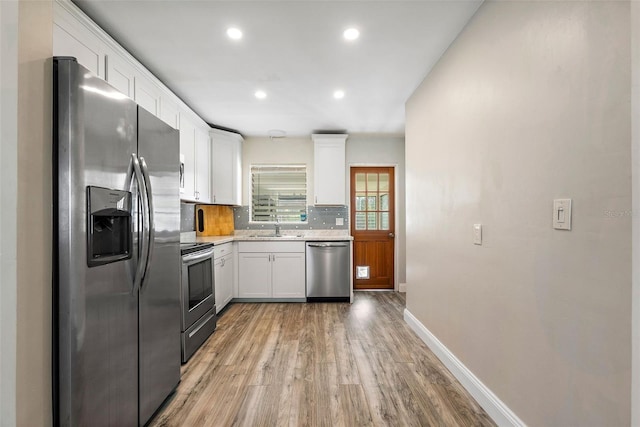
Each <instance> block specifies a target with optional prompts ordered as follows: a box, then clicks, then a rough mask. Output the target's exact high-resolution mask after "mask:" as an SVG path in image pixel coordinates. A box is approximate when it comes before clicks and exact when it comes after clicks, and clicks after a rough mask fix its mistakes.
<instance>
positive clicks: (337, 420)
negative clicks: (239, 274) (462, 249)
mask: <svg viewBox="0 0 640 427" xmlns="http://www.w3.org/2000/svg"><path fill="white" fill-rule="evenodd" d="M404 306H405V301H404V294H400V293H396V292H356V298H355V302H354V303H353V304H347V303H317V304H303V303H267V304H255V303H253V304H233V305H232V306H231V307H229V308H228V309H227V310H226V312H225V313H224V314H223V316H222V317H221V318H220V320H219V322H218V329H217V330H216V332H215V333H214V334H213V335H212V336H211V337H210V338H209V340H208V341H207V342H206V343H205V344H204V346H203V347H202V348H201V349H200V350H199V351H198V352H197V353H196V354H195V355H194V356H193V357H192V359H191V360H190V361H189V363H187V364H186V365H184V366H183V367H182V382H181V383H180V385H179V386H178V390H177V392H176V393H175V394H174V396H173V398H172V399H171V400H170V401H169V403H168V404H167V405H166V407H165V408H163V409H162V410H161V412H160V413H158V415H157V416H156V417H155V419H154V420H153V421H152V423H151V425H152V426H236V425H237V426H368V425H375V426H384V425H393V426H471V425H473V426H493V425H495V424H494V423H493V422H492V421H491V419H490V418H489V417H488V416H487V414H486V413H485V412H484V411H483V410H482V409H481V408H480V407H479V405H478V404H477V403H476V402H475V401H474V400H473V398H472V397H471V396H470V395H469V394H468V393H467V392H466V391H465V390H464V388H462V386H461V385H460V384H459V383H458V382H457V380H456V379H455V378H454V377H453V375H452V374H451V373H450V372H449V371H448V370H447V369H446V368H445V367H444V366H443V365H442V363H441V362H440V361H439V360H438V359H437V358H436V357H435V355H434V354H433V353H432V352H431V351H430V350H429V349H428V348H427V347H426V346H425V345H424V343H423V342H422V341H420V339H419V338H418V337H417V336H416V335H415V334H414V333H413V331H411V330H410V329H409V327H408V326H407V325H406V324H405V322H404V320H403V318H402V311H403V310H404Z"/></svg>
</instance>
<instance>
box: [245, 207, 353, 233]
mask: <svg viewBox="0 0 640 427" xmlns="http://www.w3.org/2000/svg"><path fill="white" fill-rule="evenodd" d="M233 217H234V222H235V229H236V230H261V229H263V228H267V229H271V228H273V223H267V224H260V223H255V222H254V223H250V222H249V206H236V207H235V208H234V209H233ZM336 218H342V221H343V224H342V225H336ZM281 229H282V230H348V229H349V215H348V208H347V206H307V222H304V223H289V224H288V223H282V224H281Z"/></svg>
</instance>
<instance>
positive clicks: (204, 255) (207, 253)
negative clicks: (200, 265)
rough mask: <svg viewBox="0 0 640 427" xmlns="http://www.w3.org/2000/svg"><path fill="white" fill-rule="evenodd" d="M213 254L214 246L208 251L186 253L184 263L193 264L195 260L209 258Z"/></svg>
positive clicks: (183, 258)
mask: <svg viewBox="0 0 640 427" xmlns="http://www.w3.org/2000/svg"><path fill="white" fill-rule="evenodd" d="M212 255H213V248H211V249H207V250H206V251H202V252H196V253H195V254H189V255H184V256H183V257H182V263H183V264H191V263H194V262H198V261H202V260H204V259H207V258H211V256H212Z"/></svg>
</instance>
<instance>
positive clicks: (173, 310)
mask: <svg viewBox="0 0 640 427" xmlns="http://www.w3.org/2000/svg"><path fill="white" fill-rule="evenodd" d="M178 138H179V137H178V131H176V130H175V129H173V128H171V127H170V126H168V125H167V124H165V123H164V122H162V121H161V120H159V119H157V118H156V117H155V116H153V115H151V114H150V113H148V112H147V111H146V110H143V109H142V108H138V155H139V157H140V158H141V164H146V171H147V175H148V179H149V180H150V186H149V187H151V189H152V191H153V193H152V194H151V197H152V204H151V205H152V206H153V209H154V212H153V215H152V217H153V224H152V230H153V231H152V233H151V236H152V238H153V241H152V242H151V245H152V248H151V251H150V257H149V258H150V259H149V265H148V266H147V270H146V274H145V276H144V280H143V282H142V284H141V286H140V313H139V318H140V321H139V324H140V332H139V333H140V350H139V351H140V425H144V424H145V423H146V422H147V421H148V420H149V418H150V417H151V416H152V415H153V413H154V412H155V411H156V410H157V409H158V407H159V406H160V405H161V404H162V402H163V401H164V400H165V399H166V398H167V396H168V395H169V394H170V393H171V392H172V391H173V390H174V389H175V387H176V385H177V384H178V382H179V381H180V260H181V258H180V193H179V191H180V190H179V183H180V160H179V159H180V157H179V156H180V153H179V139H178ZM142 159H144V161H142ZM143 174H144V171H143Z"/></svg>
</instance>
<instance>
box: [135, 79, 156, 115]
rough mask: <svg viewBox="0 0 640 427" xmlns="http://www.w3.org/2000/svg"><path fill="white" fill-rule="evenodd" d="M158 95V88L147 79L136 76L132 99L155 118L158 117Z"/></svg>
mask: <svg viewBox="0 0 640 427" xmlns="http://www.w3.org/2000/svg"><path fill="white" fill-rule="evenodd" d="M160 93H161V92H160V88H159V87H158V86H156V85H155V84H154V83H152V82H151V81H149V79H146V78H144V77H137V76H136V78H135V82H134V97H133V99H134V100H135V101H136V103H137V104H138V105H139V106H141V107H142V108H144V109H145V110H147V111H148V112H150V113H151V114H153V115H154V116H156V117H159V116H160Z"/></svg>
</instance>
